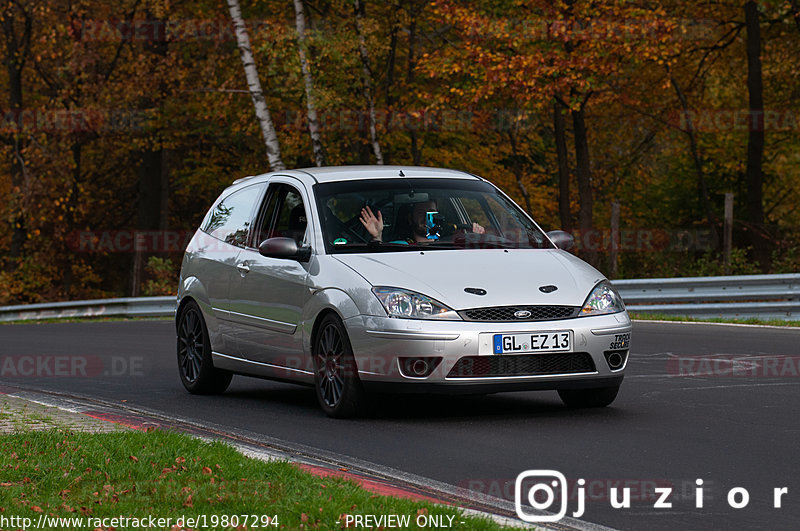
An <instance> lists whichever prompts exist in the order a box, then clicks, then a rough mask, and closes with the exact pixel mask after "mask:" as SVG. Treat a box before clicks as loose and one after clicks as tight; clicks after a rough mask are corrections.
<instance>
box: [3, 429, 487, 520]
mask: <svg viewBox="0 0 800 531" xmlns="http://www.w3.org/2000/svg"><path fill="white" fill-rule="evenodd" d="M233 515H238V522H234V521H233ZM345 515H375V516H380V515H398V516H400V517H403V518H405V517H407V518H408V521H409V523H410V524H411V525H410V528H412V529H414V528H416V520H417V518H418V517H420V515H422V516H421V518H422V519H428V518H433V517H435V518H438V519H439V520H440V521H443V522H450V521H452V526H453V527H456V528H462V529H470V530H471V529H479V530H480V529H500V526H499V525H498V524H496V523H495V522H493V521H491V520H487V519H481V518H475V517H467V516H464V515H462V514H461V513H460V512H459V511H458V509H456V508H451V507H444V506H439V505H434V504H431V503H420V502H415V501H411V500H407V499H400V498H391V497H385V496H378V495H375V494H372V493H371V492H368V491H366V490H364V489H362V488H361V487H360V486H358V485H356V484H355V483H353V482H351V481H347V480H343V479H338V478H320V477H318V476H314V475H312V474H309V473H307V472H304V471H302V470H300V469H299V468H298V467H296V466H295V465H293V464H291V463H287V462H278V461H273V462H264V461H259V460H255V459H250V458H247V457H245V456H243V455H241V454H240V453H239V452H237V451H236V450H235V449H234V448H232V447H230V446H228V445H226V444H224V443H221V442H207V441H202V440H199V439H196V438H193V437H190V436H187V435H183V434H178V433H173V432H167V431H160V430H155V431H150V432H141V431H130V432H128V431H126V432H117V433H96V434H92V433H83V432H73V431H65V430H61V429H54V430H47V431H27V432H16V433H11V434H5V435H0V518H2V517H5V518H6V519H8V518H11V517H17V518H19V519H21V518H29V519H30V520H29V521H28V522H33V523H34V524H35V523H37V522H40V521H41V520H39V519H40V518H53V517H56V518H58V517H62V518H78V519H79V520H80V521H81V522H82V523H81V524H80V525H78V524H76V523H75V522H73V523H71V524H70V523H68V522H66V521H61V522H59V521H56V520H48V522H49V524H48V525H45V526H44V527H45V528H49V529H74V528H79V527H83V528H88V529H94V528H98V527H99V528H102V529H110V528H112V527H113V528H116V529H118V530H121V529H140V528H141V526H136V525H134V524H133V520H129V521H127V522H121V521H117V522H112V521H108V520H107V521H106V522H103V521H101V520H97V519H102V518H115V517H123V518H125V517H128V518H131V519H133V518H144V519H147V518H150V517H153V518H164V519H166V518H171V521H170V522H168V523H167V522H164V523H165V525H163V526H156V528H160V529H188V528H189V527H194V528H195V529H197V528H202V527H203V526H200V525H194V526H188V525H185V527H178V526H175V524H176V522H177V520H178V519H179V518H181V517H183V518H185V520H184V524H186V523H187V522H188V519H189V518H199V519H202V518H205V523H206V526H205V528H206V529H237V527H238V528H239V529H257V528H263V529H276V528H279V529H341V528H343V527H345V525H346V519H345ZM406 515H407V516H406ZM245 517H247V518H248V522H246V525H243V524H245V520H244V518H245ZM451 517H452V520H451V519H450V518H451ZM273 518H274V520H273ZM223 519H226V520H223ZM267 519H269V525H265V524H267ZM199 521H201V520H198V522H199ZM273 521H276V522H277V524H273ZM6 522H10V521H9V520H6ZM420 522H421V523H422V520H420ZM10 523H11V526H12V527H14V524H13V522H10ZM23 523H24V521H22V520H17V525H19V527H23V525H22V524H23ZM125 523H127V525H123V524H125ZM114 524H116V525H114ZM253 524H255V525H253ZM3 527H5V526H3ZM385 527H387V528H389V527H391V525H386V526H385Z"/></svg>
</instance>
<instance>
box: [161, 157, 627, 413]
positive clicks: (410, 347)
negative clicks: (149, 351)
mask: <svg viewBox="0 0 800 531" xmlns="http://www.w3.org/2000/svg"><path fill="white" fill-rule="evenodd" d="M572 243H573V241H572V237H571V236H570V235H568V234H567V233H564V232H561V231H553V232H550V233H547V234H546V233H544V232H543V231H542V229H540V228H539V226H538V225H537V224H536V223H535V222H534V221H533V220H532V219H531V218H530V217H529V216H528V215H527V214H526V213H525V212H524V211H523V210H522V209H520V208H519V207H518V206H517V205H516V204H515V203H514V202H513V201H512V200H511V199H510V198H509V197H508V196H506V195H505V194H504V193H503V192H502V191H500V190H499V189H498V188H496V187H495V186H494V185H492V184H491V183H490V182H488V181H486V180H485V179H482V178H480V177H477V176H475V175H471V174H468V173H463V172H459V171H453V170H446V169H435V168H415V167H400V166H395V167H392V166H355V167H332V168H310V169H303V170H288V171H280V172H274V173H268V174H264V175H258V176H254V177H246V178H244V179H239V180H237V181H236V182H234V183H233V185H231V186H230V187H229V188H227V189H226V190H225V191H224V192H223V193H222V194H221V195H220V197H219V199H217V201H216V202H215V203H214V205H213V206H212V207H211V209H210V210H209V211H208V214H207V215H206V217H205V219H204V220H203V223H202V225H201V227H200V228H199V229H198V230H197V232H196V233H195V235H194V237H193V238H192V240H191V243H190V244H189V246H188V248H187V249H186V254H185V256H184V258H183V264H182V268H181V275H180V286H179V288H178V301H177V303H178V306H177V313H176V325H177V334H178V366H179V372H180V377H181V380H182V381H183V384H184V386H185V387H186V389H187V390H189V392H191V393H221V392H223V391H225V389H226V388H227V387H228V385H229V383H230V381H231V377H232V375H233V374H243V375H248V376H256V377H262V378H269V379H274V380H281V381H288V382H294V383H299V384H307V385H313V386H314V387H315V388H316V394H317V398H318V400H319V404H320V406H321V407H322V409H323V410H324V411H325V413H327V414H328V415H330V416H333V417H347V416H352V415H354V414H357V413H358V411H359V410H360V407H361V406H362V405H363V404H364V401H365V400H364V397H365V393H367V392H370V391H392V392H394V391H402V392H425V393H427V392H431V393H433V392H444V393H471V394H485V393H495V392H499V391H524V390H537V389H555V390H557V391H558V394H559V395H560V397H561V399H562V400H563V401H564V403H565V404H567V405H568V406H571V407H602V406H606V405H608V404H610V403H611V402H612V401H613V400H614V398H615V397H616V395H617V391H618V389H619V386H620V384H621V382H622V379H623V375H624V371H625V366H626V363H627V359H628V351H629V343H630V333H631V321H630V318H629V317H628V314H627V312H626V311H625V307H624V305H623V302H622V299H621V298H620V296H619V294H617V293H616V291H614V288H613V287H612V286H611V285H610V284H609V282H608V281H607V280H606V279H605V278H604V277H603V275H602V274H601V273H599V272H598V271H597V270H595V269H594V268H592V267H591V266H589V265H588V264H586V263H585V262H583V261H581V260H579V259H578V258H576V257H575V256H574V255H572V254H570V253H568V252H566V250H565V249H569V248H570V247H571V246H572Z"/></svg>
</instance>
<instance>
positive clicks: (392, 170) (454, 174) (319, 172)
mask: <svg viewBox="0 0 800 531" xmlns="http://www.w3.org/2000/svg"><path fill="white" fill-rule="evenodd" d="M401 172H402V174H401ZM270 175H292V176H295V177H301V176H302V177H306V178H308V177H311V178H313V179H314V181H316V182H318V183H327V182H336V181H355V180H359V179H396V178H398V177H409V178H426V179H436V178H445V179H447V178H449V179H472V180H483V179H481V178H480V177H478V176H476V175H473V174H471V173H467V172H463V171H458V170H450V169H446V168H426V167H421V166H383V165H373V166H323V167H321V168H300V169H296V170H285V171H276V172H271V173H269V174H263V175H255V176H250V177H244V178H242V179H237V180H236V181H234V182H233V184H239V183H241V182H244V181H249V180H250V179H255V177H266V176H270Z"/></svg>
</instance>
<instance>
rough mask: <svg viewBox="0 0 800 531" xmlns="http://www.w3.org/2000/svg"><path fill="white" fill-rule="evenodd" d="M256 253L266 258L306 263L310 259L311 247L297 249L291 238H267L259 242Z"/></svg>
mask: <svg viewBox="0 0 800 531" xmlns="http://www.w3.org/2000/svg"><path fill="white" fill-rule="evenodd" d="M258 252H259V253H261V255H262V256H266V257H267V258H285V259H290V260H297V261H298V262H308V259H309V258H311V247H309V246H307V245H306V246H303V247H298V246H297V242H296V241H294V239H293V238H269V239H267V240H264V241H263V242H261V245H259V246H258Z"/></svg>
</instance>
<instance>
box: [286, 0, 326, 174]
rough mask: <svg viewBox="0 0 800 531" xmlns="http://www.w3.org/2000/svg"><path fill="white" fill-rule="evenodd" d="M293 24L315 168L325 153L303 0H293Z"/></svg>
mask: <svg viewBox="0 0 800 531" xmlns="http://www.w3.org/2000/svg"><path fill="white" fill-rule="evenodd" d="M294 14H295V24H296V26H297V52H298V55H299V56H300V70H301V71H302V72H303V82H304V85H305V91H306V110H307V115H308V134H309V135H311V149H312V150H313V152H314V163H315V164H316V165H317V166H324V165H325V151H324V150H323V149H322V137H321V135H320V129H319V118H318V117H317V107H316V105H315V103H314V80H313V78H312V77H311V67H310V66H309V64H308V57H307V56H306V50H307V49H308V44H307V41H306V16H305V14H304V12H303V0H294Z"/></svg>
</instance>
